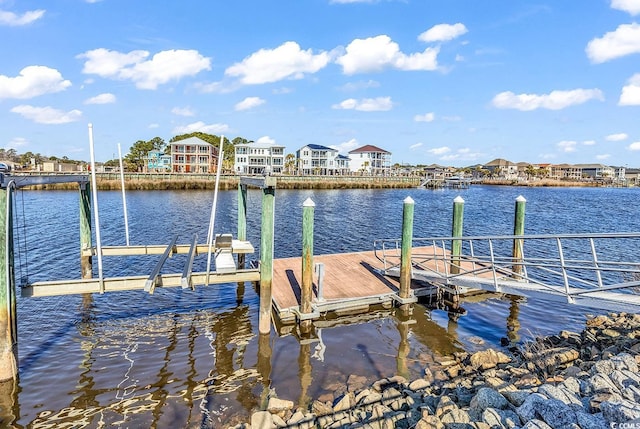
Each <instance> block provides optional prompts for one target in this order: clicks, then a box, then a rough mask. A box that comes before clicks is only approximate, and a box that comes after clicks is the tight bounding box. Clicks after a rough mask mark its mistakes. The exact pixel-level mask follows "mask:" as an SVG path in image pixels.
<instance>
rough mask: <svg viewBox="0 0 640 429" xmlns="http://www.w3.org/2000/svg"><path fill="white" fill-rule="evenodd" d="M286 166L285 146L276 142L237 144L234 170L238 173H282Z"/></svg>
mask: <svg viewBox="0 0 640 429" xmlns="http://www.w3.org/2000/svg"><path fill="white" fill-rule="evenodd" d="M283 168H284V146H281V145H277V144H275V143H241V144H237V145H235V160H234V163H233V170H234V171H235V172H236V174H264V173H273V174H280V173H282V170H283Z"/></svg>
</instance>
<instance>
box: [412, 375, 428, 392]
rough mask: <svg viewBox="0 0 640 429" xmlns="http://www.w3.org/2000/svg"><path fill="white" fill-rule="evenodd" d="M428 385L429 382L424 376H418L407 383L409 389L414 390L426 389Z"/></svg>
mask: <svg viewBox="0 0 640 429" xmlns="http://www.w3.org/2000/svg"><path fill="white" fill-rule="evenodd" d="M430 385H431V383H429V382H428V381H427V380H425V379H424V378H418V379H417V380H413V381H412V382H411V383H409V389H411V390H413V391H414V392H415V391H416V390H423V389H426V388H427V387H429V386H430Z"/></svg>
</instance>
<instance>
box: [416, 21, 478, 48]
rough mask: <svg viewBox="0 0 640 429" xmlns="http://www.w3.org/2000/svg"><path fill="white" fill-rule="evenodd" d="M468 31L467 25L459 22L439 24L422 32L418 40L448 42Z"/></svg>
mask: <svg viewBox="0 0 640 429" xmlns="http://www.w3.org/2000/svg"><path fill="white" fill-rule="evenodd" d="M467 31H468V30H467V27H465V26H464V24H461V23H459V22H458V23H457V24H438V25H434V26H433V27H431V28H430V29H428V30H427V31H425V32H424V33H422V34H420V35H419V36H418V40H420V41H421V42H427V43H430V42H446V41H448V40H453V39H455V38H456V37H460V36H462V35H463V34H465V33H466V32H467Z"/></svg>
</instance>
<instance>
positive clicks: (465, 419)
mask: <svg viewBox="0 0 640 429" xmlns="http://www.w3.org/2000/svg"><path fill="white" fill-rule="evenodd" d="M440 421H441V422H442V423H444V424H445V425H446V426H448V424H449V423H470V422H471V419H470V418H469V414H468V413H467V412H466V411H464V410H461V409H459V408H457V409H455V410H451V411H449V412H448V413H446V414H444V415H443V416H442V417H440Z"/></svg>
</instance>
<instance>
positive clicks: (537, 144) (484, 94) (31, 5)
mask: <svg viewBox="0 0 640 429" xmlns="http://www.w3.org/2000/svg"><path fill="white" fill-rule="evenodd" d="M639 17H640V0H587V1H577V0H573V1H570V0H569V1H557V0H547V1H526V0H522V1H513V0H492V1H482V2H480V1H472V0H465V1H462V0H438V1H436V0H368V1H366V0H277V1H275V0H272V1H268V0H234V1H211V0H185V1H169V2H157V3H149V2H141V1H131V0H101V1H98V0H48V1H46V2H42V1H30V0H20V1H17V0H0V40H2V41H3V42H2V43H0V58H1V60H0V147H4V148H5V149H8V148H14V149H16V150H17V151H18V152H19V153H24V152H27V151H31V152H34V153H41V154H42V155H47V156H51V155H55V156H60V157H61V156H68V157H69V158H72V159H84V160H88V159H89V138H88V124H89V123H91V124H93V132H94V141H95V152H96V159H97V160H98V161H106V160H108V159H111V158H113V157H114V155H115V156H117V145H118V143H120V144H121V145H122V150H123V152H124V153H126V152H128V149H129V147H130V146H131V145H132V144H133V143H135V142H136V141H137V140H149V139H151V138H153V137H156V136H159V137H161V138H163V139H165V141H169V139H171V138H172V137H173V136H175V135H178V134H183V133H188V132H192V131H203V132H208V133H211V134H217V135H221V134H222V135H225V136H226V137H228V138H230V139H233V138H234V137H238V136H240V137H244V138H247V139H249V140H255V141H271V142H275V143H278V144H281V145H284V146H286V152H287V153H291V152H295V150H296V149H298V148H300V147H301V146H304V145H306V144H311V143H312V144H321V145H325V146H332V147H336V148H339V149H340V150H341V152H342V153H345V154H346V153H347V152H348V151H349V150H352V149H355V148H357V147H359V146H362V145H368V144H370V145H375V146H378V147H381V148H383V149H386V150H388V151H390V152H392V162H394V163H395V162H399V163H410V164H431V163H438V164H444V165H452V166H466V165H472V164H476V163H486V162H489V161H491V160H492V159H494V158H506V159H508V160H511V161H514V162H519V161H527V162H532V163H572V164H575V163H603V164H608V165H627V166H629V167H640V24H638V20H639Z"/></svg>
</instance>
